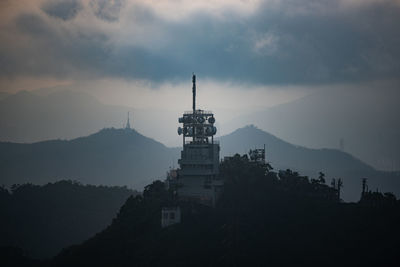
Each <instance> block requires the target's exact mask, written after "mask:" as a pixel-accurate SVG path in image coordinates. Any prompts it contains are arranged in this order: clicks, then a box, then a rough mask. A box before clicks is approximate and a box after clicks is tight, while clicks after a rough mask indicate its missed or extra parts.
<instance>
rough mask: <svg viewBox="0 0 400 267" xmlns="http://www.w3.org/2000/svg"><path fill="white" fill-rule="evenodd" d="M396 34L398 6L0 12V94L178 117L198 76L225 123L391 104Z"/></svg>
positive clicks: (89, 2)
mask: <svg viewBox="0 0 400 267" xmlns="http://www.w3.org/2000/svg"><path fill="white" fill-rule="evenodd" d="M399 28H400V1H399V0H319V1H315V0H286V1H280V0H264V1H261V0H229V1H228V0H226V1H222V0H208V1H193V0H175V1H164V0H154V1H152V0H147V1H144V0H143V1H139V0H132V1H128V0H126V1H125V0H114V1H106V0H63V1H61V0H60V1H57V0H52V1H50V0H48V1H45V0H36V1H32V0H18V1H15V0H2V1H0V62H1V64H0V68H1V69H0V92H17V91H19V90H34V89H39V88H48V89H47V90H48V91H51V90H53V89H52V88H69V89H75V90H82V91H86V92H90V93H91V94H93V95H95V96H97V98H98V99H99V100H100V101H102V102H104V103H107V104H114V105H124V106H129V107H134V108H140V109H147V108H157V109H160V110H163V109H164V110H166V109H168V110H177V111H182V110H184V109H185V110H186V109H190V108H191V102H190V101H191V74H192V72H196V74H197V75H198V102H199V103H198V107H200V108H203V109H207V110H208V109H211V110H214V111H215V113H216V115H217V117H218V113H219V114H222V113H223V112H222V111H224V112H225V113H224V114H228V115H222V119H223V120H229V119H232V118H233V117H235V116H237V115H239V113H240V112H250V111H254V110H260V109H262V108H264V107H269V106H274V105H277V104H280V103H285V102H289V101H292V100H294V99H296V98H299V97H301V96H304V95H306V94H309V93H313V92H316V91H319V90H322V89H324V90H335V88H342V85H343V86H346V88H349V87H352V88H354V89H355V90H359V96H360V98H362V97H363V89H364V88H365V87H366V85H367V86H368V88H371V86H374V85H375V84H381V83H384V84H390V85H391V86H392V88H395V90H397V91H398V92H399V93H397V96H399V97H400V52H399V47H400V34H399ZM369 85H371V86H369ZM330 88H331V89H330ZM374 90H375V91H376V94H377V96H378V95H382V94H385V93H383V92H382V91H380V87H379V86H376V89H374ZM42 91H43V90H42ZM390 97H391V98H392V97H393V94H391V96H390ZM355 105H357V100H356V99H355ZM238 112H239V113H238ZM229 116H230V117H229ZM218 118H221V116H220V117H218Z"/></svg>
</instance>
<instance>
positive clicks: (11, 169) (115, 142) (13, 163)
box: [0, 128, 179, 190]
mask: <svg viewBox="0 0 400 267" xmlns="http://www.w3.org/2000/svg"><path fill="white" fill-rule="evenodd" d="M178 153H179V149H177V148H167V147H166V146H164V145H163V144H161V143H159V142H157V141H155V140H153V139H150V138H147V137H145V136H143V135H141V134H139V133H138V132H136V131H135V130H125V129H113V128H111V129H103V130H101V131H99V132H98V133H95V134H92V135H90V136H87V137H81V138H77V139H73V140H70V141H64V140H52V141H45V142H39V143H33V144H15V143H7V142H1V143H0V177H1V178H0V183H1V184H5V185H11V184H16V183H25V182H30V183H34V184H43V183H47V182H50V181H56V180H59V179H73V180H77V181H80V182H82V183H88V184H95V185H98V184H104V185H127V186H129V187H133V188H135V189H138V190H141V189H142V187H143V186H144V185H145V184H147V183H149V182H150V181H152V180H154V179H157V178H160V177H164V176H165V173H166V171H167V170H168V168H169V167H170V166H171V165H172V164H173V162H176V161H177V158H178Z"/></svg>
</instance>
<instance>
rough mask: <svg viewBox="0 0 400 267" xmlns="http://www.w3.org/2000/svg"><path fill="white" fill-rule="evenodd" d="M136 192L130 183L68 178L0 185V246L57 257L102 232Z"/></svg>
mask: <svg viewBox="0 0 400 267" xmlns="http://www.w3.org/2000/svg"><path fill="white" fill-rule="evenodd" d="M136 194H137V192H136V191H133V190H130V189H128V188H126V187H118V186H113V187H109V186H93V185H83V184H80V183H79V182H76V181H65V180H63V181H59V182H55V183H49V184H46V185H43V186H39V185H33V184H22V185H13V186H11V188H10V189H6V188H4V187H0V214H1V220H0V236H1V238H0V246H2V247H3V249H5V250H7V248H6V247H8V250H9V251H14V252H15V251H23V253H24V254H26V255H27V256H29V257H32V258H46V257H52V256H54V255H56V254H57V253H58V252H59V251H60V250H61V249H62V248H63V247H66V246H70V245H72V244H77V243H81V242H82V241H84V240H86V239H88V238H89V237H90V236H92V235H94V234H95V233H97V232H99V231H101V230H103V229H104V228H105V227H106V226H107V225H109V224H110V223H111V221H112V219H113V218H114V217H115V215H116V214H117V212H118V210H119V208H120V207H121V205H123V203H124V202H125V201H126V199H127V198H128V197H129V196H131V195H136ZM12 247H17V248H19V250H15V249H14V250H12V249H11V248H12Z"/></svg>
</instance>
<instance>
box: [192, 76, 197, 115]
mask: <svg viewBox="0 0 400 267" xmlns="http://www.w3.org/2000/svg"><path fill="white" fill-rule="evenodd" d="M192 83H193V87H192V90H193V115H194V113H195V112H196V75H195V74H194V72H193V76H192Z"/></svg>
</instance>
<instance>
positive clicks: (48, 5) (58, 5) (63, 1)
mask: <svg viewBox="0 0 400 267" xmlns="http://www.w3.org/2000/svg"><path fill="white" fill-rule="evenodd" d="M42 9H43V11H44V12H46V13H47V14H48V15H50V16H53V17H56V18H60V19H63V20H69V19H72V18H74V17H75V16H76V14H77V13H78V12H79V10H81V9H82V5H81V3H80V2H79V1H78V0H56V1H55V0H52V1H47V2H45V3H44V4H43V6H42Z"/></svg>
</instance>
